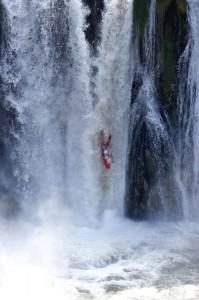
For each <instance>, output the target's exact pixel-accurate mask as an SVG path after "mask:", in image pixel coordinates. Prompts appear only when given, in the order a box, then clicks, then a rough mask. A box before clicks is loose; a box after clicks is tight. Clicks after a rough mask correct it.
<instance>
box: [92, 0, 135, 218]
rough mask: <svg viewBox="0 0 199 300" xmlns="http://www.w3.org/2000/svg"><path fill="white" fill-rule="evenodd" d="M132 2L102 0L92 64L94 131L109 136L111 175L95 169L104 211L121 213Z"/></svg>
mask: <svg viewBox="0 0 199 300" xmlns="http://www.w3.org/2000/svg"><path fill="white" fill-rule="evenodd" d="M132 4H133V1H129V0H122V1H120V0H119V1H105V8H106V12H105V13H104V16H103V23H102V30H101V31H102V32H101V39H102V41H101V44H100V47H99V50H98V55H97V58H96V59H95V60H94V65H95V67H96V68H97V69H98V72H97V74H96V78H95V90H94V95H96V96H95V103H96V104H95V108H94V116H93V117H94V122H93V123H94V124H95V125H94V131H95V132H99V130H100V129H104V130H105V131H106V132H107V133H110V134H111V135H112V143H113V150H112V151H113V159H114V161H115V163H113V166H112V170H111V172H109V173H107V171H105V170H102V168H101V167H99V164H98V165H97V166H96V169H97V170H99V171H97V173H98V178H99V180H100V182H101V187H102V190H103V191H104V192H103V193H102V197H101V199H100V202H101V203H103V206H104V208H114V207H116V208H117V209H118V210H119V211H120V213H121V211H122V210H123V198H124V193H125V180H126V154H127V146H128V130H127V128H128V119H129V105H130V98H131V82H132V71H133V52H132V50H133V49H132V34H131V32H132Z"/></svg>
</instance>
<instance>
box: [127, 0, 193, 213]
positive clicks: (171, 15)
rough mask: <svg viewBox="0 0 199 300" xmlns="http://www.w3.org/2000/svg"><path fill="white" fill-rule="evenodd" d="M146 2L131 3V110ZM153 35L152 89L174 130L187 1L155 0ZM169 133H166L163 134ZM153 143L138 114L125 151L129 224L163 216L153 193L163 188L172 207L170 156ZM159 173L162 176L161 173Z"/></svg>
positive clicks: (138, 85)
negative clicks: (133, 55)
mask: <svg viewBox="0 0 199 300" xmlns="http://www.w3.org/2000/svg"><path fill="white" fill-rule="evenodd" d="M149 5H150V1H148V0H135V1H134V11H133V14H134V29H133V32H134V39H135V40H136V42H137V47H138V56H139V57H138V61H139V64H140V67H139V68H138V72H137V74H135V78H134V81H133V83H132V99H131V105H132V106H133V104H134V103H135V101H136V99H137V97H138V95H139V92H140V90H141V89H142V85H143V74H142V70H143V68H145V57H144V42H145V41H144V36H145V32H146V26H147V25H148V18H149ZM155 23H156V31H155V32H156V34H155V62H154V64H155V65H154V66H153V68H154V71H155V72H154V75H155V79H154V80H155V90H156V98H157V99H158V102H159V103H158V106H159V110H160V113H161V115H162V118H163V120H164V122H165V126H166V127H168V128H170V127H171V128H175V123H176V119H177V117H176V116H177V114H178V108H177V94H178V87H179V82H178V71H179V59H180V57H181V56H182V54H183V52H184V49H185V47H186V45H187V40H188V29H189V28H188V22H187V2H186V0H156V22H155ZM168 131H169V129H168ZM152 139H153V137H151V136H150V132H149V130H148V127H147V124H146V122H145V118H144V116H142V115H140V119H139V120H138V122H137V127H136V128H134V130H133V131H132V132H130V137H129V140H130V143H131V144H130V145H129V146H130V151H129V163H128V166H129V167H128V171H127V172H128V173H127V194H126V202H125V205H126V215H127V216H128V217H130V218H134V219H146V218H148V217H150V216H153V215H158V213H160V212H161V211H163V208H162V204H161V195H159V194H158V189H157V188H156V185H157V183H159V185H160V186H161V187H162V190H163V192H164V193H165V195H166V197H167V200H166V201H167V202H168V209H169V211H171V214H172V210H173V212H175V215H176V211H177V210H178V211H179V212H180V208H177V202H176V200H175V199H177V198H178V197H179V191H178V190H177V187H176V186H175V180H174V178H173V175H172V165H171V163H170V161H171V160H172V155H171V156H170V154H169V151H168V149H167V146H165V143H164V140H163V139H162V140H160V153H159V154H158V156H155V155H154V150H153V147H152V144H153V142H152ZM160 169H162V171H161V170H160Z"/></svg>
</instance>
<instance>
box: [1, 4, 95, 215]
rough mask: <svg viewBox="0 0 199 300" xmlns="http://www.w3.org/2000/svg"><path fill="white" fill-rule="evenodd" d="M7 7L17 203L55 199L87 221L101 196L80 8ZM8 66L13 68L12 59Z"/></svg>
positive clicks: (82, 12) (67, 5)
mask: <svg viewBox="0 0 199 300" xmlns="http://www.w3.org/2000/svg"><path fill="white" fill-rule="evenodd" d="M4 2H5V3H4V6H5V9H6V11H7V14H8V22H9V25H10V28H11V32H10V36H9V40H10V47H11V49H12V52H14V53H15V62H14V64H15V65H14V67H15V68H16V69H17V73H16V74H15V78H14V80H13V81H14V82H15V85H16V86H17V87H16V89H17V92H16V93H13V92H12V90H10V91H9V92H8V93H7V95H6V103H7V105H8V107H9V109H13V110H15V111H16V115H17V122H18V123H19V124H20V126H21V128H20V130H19V131H18V130H17V129H16V130H15V132H14V134H15V135H17V140H18V142H17V145H15V147H14V149H13V151H12V152H13V153H12V155H13V156H15V160H16V166H15V176H16V177H17V178H18V194H19V195H18V198H19V199H20V201H21V200H22V199H24V201H23V203H24V205H25V206H27V208H28V209H29V205H30V203H32V204H33V203H34V202H36V201H38V200H39V199H43V201H45V199H46V200H47V199H48V200H49V199H53V198H54V199H56V201H58V202H59V201H61V202H62V203H63V202H66V205H69V206H70V207H72V208H73V210H74V211H75V210H77V209H80V211H81V212H82V214H83V211H84V212H85V214H86V215H87V217H89V214H90V210H91V207H92V203H93V202H94V200H93V199H94V196H95V194H93V189H92V174H90V172H91V171H89V167H90V166H89V164H88V162H89V161H90V157H89V154H88V151H87V149H86V147H87V148H88V149H89V148H90V145H89V144H87V145H85V142H84V140H85V132H86V128H87V127H88V126H90V124H89V118H87V117H86V116H87V115H89V113H90V112H91V109H92V101H91V96H90V94H89V71H90V68H89V66H90V62H89V49H88V46H87V43H86V41H85V36H84V32H83V28H84V19H85V14H84V10H83V6H82V3H81V2H80V1H58V2H56V1H54V2H51V1H45V2H44V3H42V2H41V1H31V2H29V1H25V0H24V1H20V2H19V1H16V2H15V1H12V2H7V1H4ZM31 11H34V12H35V13H34V14H31ZM77 20H78V21H77ZM3 65H4V68H7V69H9V68H10V60H8V59H5V60H4V63H3ZM7 74H8V76H10V74H9V73H8V72H7ZM5 81H6V79H5ZM93 186H94V184H93ZM80 199H81V200H80ZM39 201H40V200H39ZM27 203H29V204H27ZM88 210H89V211H88ZM92 214H94V212H92ZM92 214H91V215H92Z"/></svg>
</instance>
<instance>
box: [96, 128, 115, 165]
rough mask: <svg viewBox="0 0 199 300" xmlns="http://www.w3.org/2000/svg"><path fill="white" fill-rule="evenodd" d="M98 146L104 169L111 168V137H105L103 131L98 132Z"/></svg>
mask: <svg viewBox="0 0 199 300" xmlns="http://www.w3.org/2000/svg"><path fill="white" fill-rule="evenodd" d="M99 146H100V148H101V149H100V150H101V159H102V163H103V166H104V168H105V169H110V168H111V162H112V155H111V135H110V134H109V135H107V134H106V133H105V132H104V130H101V131H100V139H99Z"/></svg>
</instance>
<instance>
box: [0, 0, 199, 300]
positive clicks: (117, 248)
mask: <svg viewBox="0 0 199 300" xmlns="http://www.w3.org/2000/svg"><path fill="white" fill-rule="evenodd" d="M149 2H150V3H149V4H150V5H149V21H148V24H147V26H146V30H145V38H144V60H145V61H144V64H141V62H140V61H139V59H138V53H137V51H136V47H137V40H136V39H135V36H134V32H133V30H132V29H133V21H134V20H133V4H134V1H133V0H105V3H104V4H105V9H104V11H103V14H102V23H101V33H100V41H99V42H98V46H97V49H96V51H91V49H90V46H89V45H88V42H87V41H86V38H85V33H84V32H85V29H86V26H87V25H86V17H87V15H88V13H89V11H88V7H86V6H85V4H83V3H82V1H81V0H54V1H52V0H43V1H42V0H0V15H1V18H2V20H0V22H1V26H0V34H1V28H3V29H2V32H3V35H2V41H3V42H1V44H0V47H1V49H0V68H1V69H0V91H1V94H0V96H1V107H0V116H2V121H1V127H2V128H1V129H0V148H1V145H2V144H3V145H4V148H3V149H4V151H3V150H2V153H4V152H5V153H6V154H3V156H2V157H3V159H0V167H1V168H0V181H1V182H0V194H2V199H4V198H5V199H4V200H6V199H8V198H9V199H10V198H12V199H13V203H15V205H16V206H17V207H20V210H21V214H22V216H21V217H20V218H18V219H17V221H16V220H11V221H8V220H6V219H5V218H2V222H1V225H0V233H1V244H0V299H2V300H13V299H16V300H19V299H20V300H25V299H29V300H32V299H34V300H35V299H38V300H40V299H42V300H44V299H48V300H55V299H56V300H63V299H67V300H73V299H74V300H84V299H85V300H90V299H96V300H98V299H100V300H105V299H109V300H117V299H120V300H121V299H124V300H128V299H129V300H138V299H140V300H141V299H147V300H152V299H153V300H156V299H157V300H159V299H162V300H164V299H165V300H166V299H172V300H173V299H174V300H184V299H185V300H193V299H195V300H196V299H198V298H199V267H198V266H199V255H198V247H199V224H198V223H197V220H196V219H197V218H196V217H197V212H198V208H199V207H198V203H197V199H198V192H199V190H198V174H199V173H198V172H199V170H198V154H199V138H198V130H199V128H198V125H199V123H198V118H199V116H198V114H199V111H198V101H199V94H198V87H199V77H198V76H199V73H198V67H199V66H198V62H199V60H198V53H197V52H198V49H199V30H198V29H199V28H198V22H197V21H198V17H199V4H198V1H196V0H189V1H188V4H189V7H188V19H189V20H188V21H189V41H188V44H187V46H186V48H185V51H184V53H183V55H182V57H181V58H180V62H179V81H180V84H179V92H178V101H177V105H178V111H179V115H178V124H177V127H178V128H177V130H176V131H177V134H176V135H173V134H171V130H170V126H171V125H170V124H169V123H167V122H166V121H165V120H167V116H166V114H165V115H163V113H162V111H161V110H160V106H159V101H158V98H157V97H158V96H157V95H158V93H157V91H156V87H155V78H154V72H155V69H154V65H155V59H156V58H155V32H156V1H155V0H154V1H153V0H152V1H149ZM138 73H139V74H141V75H142V79H143V82H142V86H141V88H140V90H139V93H138V95H137V97H136V99H134V101H133V102H132V97H131V96H132V82H133V79H134V76H135V74H138ZM185 74H186V75H185ZM185 77H187V78H186V80H185ZM185 91H186V93H185ZM8 115H9V117H8ZM3 118H4V119H3ZM143 126H144V129H145V132H147V133H148V139H147V142H146V143H148V144H147V145H149V147H148V149H149V154H150V155H151V157H152V160H153V162H154V165H155V166H156V169H157V172H156V173H155V176H154V178H155V183H156V184H154V185H153V189H151V190H150V193H149V197H148V203H149V211H150V205H151V206H153V207H156V208H157V209H158V210H159V211H161V212H163V214H164V217H165V216H166V218H164V220H162V221H160V220H155V221H153V220H150V221H142V222H134V221H131V220H129V219H127V218H125V217H124V213H125V209H124V203H125V197H126V195H127V190H128V185H127V181H128V180H127V176H128V174H129V173H128V172H129V170H130V169H131V174H133V175H132V178H133V180H132V182H133V184H135V183H136V182H137V181H136V180H137V178H138V177H139V174H136V164H137V160H136V159H137V154H138V152H139V148H138V145H139V142H140V136H141V132H142V129H143ZM101 129H104V130H105V131H106V133H107V134H110V133H111V135H112V155H113V164H112V168H111V169H110V170H108V171H107V170H105V169H104V167H103V165H102V162H101V158H100V150H99V144H98V143H99V140H98V137H99V131H100V130H101ZM5 132H6V134H5ZM174 136H175V139H174ZM176 141H178V143H177V142H176ZM190 148H191V150H190ZM162 153H164V154H165V155H164V157H162ZM129 157H130V158H131V161H130V163H129ZM165 170H166V171H165ZM168 174H169V176H168ZM132 182H131V183H132ZM168 187H169V188H168ZM7 195H8V196H7ZM11 195H12V197H11ZM6 197H7V198H6ZM152 204H153V205H152ZM150 213H151V215H152V216H154V211H152V210H151V211H150ZM170 215H172V216H173V217H174V216H178V220H177V221H176V222H174V221H173V218H172V221H168V219H167V217H168V216H170ZM179 216H181V218H179ZM193 217H195V218H193ZM179 220H180V221H179Z"/></svg>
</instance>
